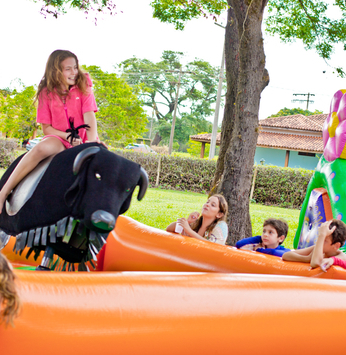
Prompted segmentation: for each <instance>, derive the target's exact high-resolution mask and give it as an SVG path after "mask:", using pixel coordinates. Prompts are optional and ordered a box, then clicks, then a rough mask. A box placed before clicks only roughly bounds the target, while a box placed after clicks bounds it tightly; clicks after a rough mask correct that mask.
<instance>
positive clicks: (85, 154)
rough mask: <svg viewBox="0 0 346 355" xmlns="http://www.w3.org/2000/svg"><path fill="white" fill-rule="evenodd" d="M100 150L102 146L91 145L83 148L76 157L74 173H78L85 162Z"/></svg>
mask: <svg viewBox="0 0 346 355" xmlns="http://www.w3.org/2000/svg"><path fill="white" fill-rule="evenodd" d="M99 151H100V147H89V148H86V149H84V150H82V151H81V152H80V153H78V155H77V156H76V157H75V159H74V162H73V174H74V175H77V174H78V173H79V170H80V169H81V167H82V165H83V163H84V162H85V161H86V160H87V159H88V158H89V157H91V156H93V155H95V154H96V153H98V152H99Z"/></svg>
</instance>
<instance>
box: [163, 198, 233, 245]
mask: <svg viewBox="0 0 346 355" xmlns="http://www.w3.org/2000/svg"><path fill="white" fill-rule="evenodd" d="M227 212H228V205H227V201H226V199H225V198H224V197H223V196H222V195H213V196H211V197H209V199H208V201H207V202H206V203H205V204H204V205H203V207H202V212H201V214H199V212H192V213H191V214H190V215H189V217H188V218H187V219H186V218H179V219H178V220H177V221H176V222H173V223H171V224H170V225H169V226H168V227H167V228H166V231H167V232H172V233H179V234H180V233H181V234H182V235H185V236H188V237H191V238H196V239H199V240H208V241H209V242H212V243H217V244H222V245H225V243H226V240H227V235H228V227H227V223H226V222H225V221H226V218H227Z"/></svg>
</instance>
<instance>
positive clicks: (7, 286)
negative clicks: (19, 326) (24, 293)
mask: <svg viewBox="0 0 346 355" xmlns="http://www.w3.org/2000/svg"><path fill="white" fill-rule="evenodd" d="M15 279H16V276H15V274H14V272H13V271H12V269H11V268H10V265H9V263H8V261H7V259H6V257H5V256H4V255H3V254H1V253H0V323H2V322H5V324H6V325H8V324H11V325H12V326H13V320H14V318H15V317H17V316H18V313H19V309H20V299H19V296H18V293H17V288H16V284H15Z"/></svg>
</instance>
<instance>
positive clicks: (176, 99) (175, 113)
mask: <svg viewBox="0 0 346 355" xmlns="http://www.w3.org/2000/svg"><path fill="white" fill-rule="evenodd" d="M166 72H171V73H177V72H176V71H174V70H166ZM182 74H196V73H195V72H193V71H182V68H181V67H180V70H179V79H178V87H177V94H176V95H175V101H174V112H173V121H172V127H171V135H170V137H169V147H168V154H169V155H171V154H172V149H173V138H174V129H175V119H176V116H177V106H178V98H179V88H180V83H181V75H182Z"/></svg>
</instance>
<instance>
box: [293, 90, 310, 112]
mask: <svg viewBox="0 0 346 355" xmlns="http://www.w3.org/2000/svg"><path fill="white" fill-rule="evenodd" d="M293 96H307V99H305V100H300V99H294V100H292V102H306V110H308V109H309V102H310V103H312V104H313V103H314V101H312V100H310V96H315V94H310V93H309V92H308V93H307V94H293Z"/></svg>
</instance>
